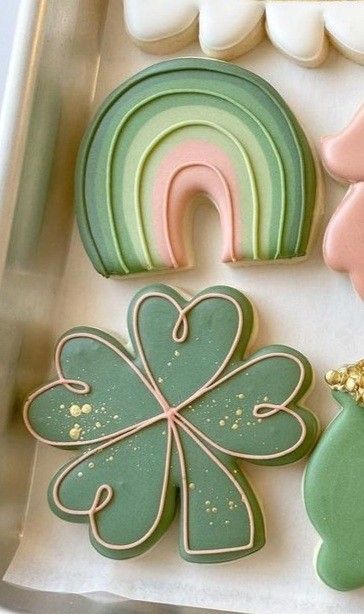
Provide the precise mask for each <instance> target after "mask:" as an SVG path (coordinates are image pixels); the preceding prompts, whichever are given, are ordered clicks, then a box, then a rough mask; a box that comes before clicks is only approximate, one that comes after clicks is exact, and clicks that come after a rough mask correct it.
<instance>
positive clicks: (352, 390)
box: [325, 360, 364, 405]
mask: <svg viewBox="0 0 364 614" xmlns="http://www.w3.org/2000/svg"><path fill="white" fill-rule="evenodd" d="M325 380H326V382H327V383H328V384H329V386H330V387H331V388H332V389H333V390H342V391H343V392H348V393H349V394H350V395H351V396H352V398H353V399H354V400H355V401H356V403H360V404H362V405H364V397H363V394H362V388H363V384H364V360H359V361H358V362H357V363H355V364H353V365H346V366H344V367H340V369H337V370H334V369H331V370H330V371H328V372H327V373H326V376H325Z"/></svg>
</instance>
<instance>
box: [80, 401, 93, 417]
mask: <svg viewBox="0 0 364 614" xmlns="http://www.w3.org/2000/svg"><path fill="white" fill-rule="evenodd" d="M81 411H82V413H83V414H89V413H91V412H92V406H91V405H90V404H89V403H85V404H84V405H82V407H81Z"/></svg>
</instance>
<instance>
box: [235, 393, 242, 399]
mask: <svg viewBox="0 0 364 614" xmlns="http://www.w3.org/2000/svg"><path fill="white" fill-rule="evenodd" d="M236 396H237V397H238V399H243V398H244V395H243V393H240V394H237V395H236Z"/></svg>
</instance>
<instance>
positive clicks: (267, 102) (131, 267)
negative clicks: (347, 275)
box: [76, 58, 316, 276]
mask: <svg viewBox="0 0 364 614" xmlns="http://www.w3.org/2000/svg"><path fill="white" fill-rule="evenodd" d="M198 107H201V111H200V113H198V111H197V110H196V109H197V108H198ZM168 111H169V113H168ZM201 115H202V116H203V117H205V120H206V121H208V122H211V124H213V125H215V126H216V128H215V132H216V135H218V134H219V130H225V129H228V130H230V129H231V128H230V127H229V124H230V125H232V126H233V131H232V134H233V135H234V138H236V139H237V140H238V142H240V143H241V145H242V146H243V147H244V148H245V147H247V146H248V147H250V155H252V157H253V170H252V171H250V173H251V176H252V177H253V176H254V179H255V181H256V184H257V190H258V211H259V216H258V217H259V219H258V224H257V226H256V225H255V223H254V221H253V220H252V218H251V215H250V213H249V209H250V208H251V206H252V203H251V197H250V200H249V201H248V202H246V201H245V200H244V196H243V193H242V194H241V196H242V204H241V215H242V218H243V223H242V228H244V235H242V238H241V240H242V244H243V249H244V259H253V260H254V259H261V260H264V259H268V260H269V259H276V258H278V259H279V258H293V257H296V256H302V255H304V254H305V253H306V249H307V244H308V241H309V237H310V229H311V223H312V219H313V215H314V206H315V199H316V171H315V165H314V161H313V157H312V153H311V151H310V147H309V145H308V142H307V139H306V138H305V136H304V134H303V132H302V130H301V128H300V126H299V125H298V123H297V121H296V120H295V118H294V116H293V114H292V113H291V112H290V110H289V109H288V107H287V105H286V104H285V103H284V101H283V100H282V98H281V97H280V96H279V95H278V93H277V92H276V91H275V90H274V89H273V88H272V87H271V86H269V84H268V83H266V82H265V81H264V80H262V79H261V78H260V77H258V76H257V75H254V74H253V73H250V72H248V71H246V70H243V69H241V68H239V67H236V66H232V65H229V64H225V63H223V62H214V61H212V60H199V59H195V58H192V59H183V60H172V61H169V62H163V63H161V64H158V65H154V66H152V67H150V68H148V69H146V70H145V71H142V72H141V73H139V74H138V75H136V76H134V77H132V78H131V79H129V80H128V81H127V82H125V83H124V84H123V85H122V86H120V87H119V88H118V89H117V90H115V92H113V93H112V94H111V95H110V96H109V98H108V99H107V100H106V101H105V103H104V105H103V106H102V107H101V108H100V111H99V113H98V114H97V116H96V118H95V119H94V121H93V123H92V124H91V126H90V128H89V130H88V132H87V134H86V135H85V138H84V141H83V144H82V146H81V150H80V155H79V161H78V167H77V173H76V203H77V215H78V221H79V227H80V232H81V236H82V239H83V241H84V244H85V247H86V250H87V251H88V254H89V256H90V258H91V260H92V262H93V263H94V265H95V267H96V268H97V270H98V271H99V272H101V273H102V274H103V275H106V276H108V275H110V274H119V275H124V274H127V273H136V272H141V271H145V270H147V269H148V268H151V269H154V270H163V269H165V268H170V266H171V265H170V263H168V262H163V259H162V261H161V256H160V255H159V256H158V246H157V242H156V240H155V237H154V234H153V229H152V223H153V218H152V212H151V209H150V204H149V202H150V199H151V193H152V185H151V183H152V181H153V175H150V178H149V179H148V181H147V183H146V182H145V177H144V176H142V177H141V178H139V177H138V172H136V171H137V169H138V165H139V163H140V161H141V160H142V159H143V156H145V155H146V151H147V149H148V147H149V146H150V143H151V141H153V139H156V138H157V137H158V131H159V133H160V134H163V133H165V132H166V131H168V130H170V132H171V134H172V135H173V134H174V129H173V126H176V125H177V123H178V118H179V117H183V116H184V117H186V118H189V120H190V122H191V123H193V122H196V123H197V125H198V121H199V119H198V118H199V116H201ZM163 117H164V120H163ZM229 118H230V121H229ZM249 133H251V134H253V135H254V139H255V141H256V142H258V143H259V146H258V147H259V154H260V155H258V156H257V155H256V151H257V148H253V149H252V148H251V146H250V145H249V139H250V138H251V137H249ZM210 139H211V137H210ZM212 139H213V142H216V141H217V140H218V139H216V137H215V135H214V134H213V135H212ZM138 143H139V145H138ZM160 147H161V143H159V142H157V141H156V142H155V145H154V146H153V147H152V150H151V154H152V155H153V156H157V157H158V159H159V154H160V152H159V148H160ZM262 157H263V158H264V160H265V161H266V164H267V165H268V167H269V174H270V178H269V188H268V190H267V189H266V188H267V179H266V178H265V173H264V171H263V169H262V167H261V159H262ZM232 162H233V164H234V165H236V164H240V168H241V169H243V172H245V167H246V160H245V161H244V159H243V156H242V155H241V154H240V155H239V154H235V156H232ZM252 173H253V174H252ZM240 174H241V173H240ZM241 180H244V178H243V177H241ZM138 181H140V182H141V185H142V194H143V199H142V208H143V209H145V211H144V212H143V216H142V219H137V220H135V215H136V212H137V208H138V206H139V205H138V202H137V198H138V192H139V190H138V185H137V182H138ZM270 194H271V198H272V200H271V202H270V199H269V195H270ZM267 205H268V206H267ZM246 233H247V234H248V235H250V237H251V236H253V244H254V245H255V248H254V249H253V248H252V247H251V246H250V245H249V240H248V241H247V238H246ZM250 241H251V239H250ZM144 243H145V244H146V246H147V248H146V249H145V245H144ZM156 252H157V257H156Z"/></svg>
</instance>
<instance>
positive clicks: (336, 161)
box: [322, 106, 364, 299]
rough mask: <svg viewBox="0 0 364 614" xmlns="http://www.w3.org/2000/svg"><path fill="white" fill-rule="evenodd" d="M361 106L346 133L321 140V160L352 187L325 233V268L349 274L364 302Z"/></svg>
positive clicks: (363, 128) (363, 136)
mask: <svg viewBox="0 0 364 614" xmlns="http://www.w3.org/2000/svg"><path fill="white" fill-rule="evenodd" d="M363 141H364V106H363V107H361V109H360V110H359V112H358V113H357V115H356V116H355V117H354V119H353V121H352V122H351V123H350V124H349V126H348V127H347V128H345V130H343V131H342V132H340V133H339V134H338V135H336V136H333V137H326V138H324V139H323V140H322V158H323V162H324V164H325V166H326V168H327V170H328V171H329V173H330V174H331V175H332V176H333V177H334V178H336V179H338V180H340V181H345V182H348V183H351V184H352V185H351V186H350V188H349V190H348V191H347V193H346V195H345V197H344V199H343V201H342V203H341V204H340V205H339V207H338V208H337V210H336V211H335V213H334V215H333V217H332V218H331V220H330V222H329V225H328V227H327V229H326V234H325V238H324V245H323V252H324V259H325V262H326V264H327V265H328V266H329V267H330V268H332V269H334V270H335V271H345V272H347V273H349V275H350V279H351V281H352V284H353V286H354V288H355V290H356V291H357V292H358V294H359V295H360V296H361V298H363V299H364V155H363Z"/></svg>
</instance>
